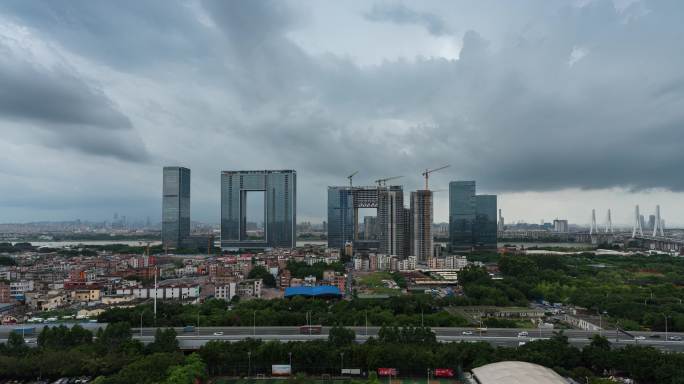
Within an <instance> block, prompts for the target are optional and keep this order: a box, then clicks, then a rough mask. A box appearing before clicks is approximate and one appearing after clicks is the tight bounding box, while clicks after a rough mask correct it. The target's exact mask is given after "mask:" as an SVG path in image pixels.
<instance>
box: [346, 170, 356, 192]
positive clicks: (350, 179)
mask: <svg viewBox="0 0 684 384" xmlns="http://www.w3.org/2000/svg"><path fill="white" fill-rule="evenodd" d="M357 173H359V171H355V172H354V173H352V174H351V175H349V176H347V179H349V188H352V179H353V178H354V176H356V174H357Z"/></svg>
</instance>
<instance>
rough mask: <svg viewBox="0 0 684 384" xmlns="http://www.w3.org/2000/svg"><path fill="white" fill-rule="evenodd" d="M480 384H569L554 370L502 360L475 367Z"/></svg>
mask: <svg viewBox="0 0 684 384" xmlns="http://www.w3.org/2000/svg"><path fill="white" fill-rule="evenodd" d="M473 374H474V375H475V378H476V379H477V382H478V383H480V384H568V382H567V381H566V380H565V379H564V378H563V377H562V376H560V375H559V374H557V373H556V372H554V371H553V370H551V369H549V368H546V367H543V366H541V365H537V364H532V363H526V362H522V361H501V362H498V363H493V364H487V365H484V366H482V367H479V368H474V369H473Z"/></svg>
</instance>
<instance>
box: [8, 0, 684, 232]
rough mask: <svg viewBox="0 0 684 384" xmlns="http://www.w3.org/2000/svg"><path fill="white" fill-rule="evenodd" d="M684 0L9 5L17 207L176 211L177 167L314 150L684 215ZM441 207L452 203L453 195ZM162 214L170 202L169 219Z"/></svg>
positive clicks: (313, 153) (506, 190) (578, 217)
mask: <svg viewBox="0 0 684 384" xmlns="http://www.w3.org/2000/svg"><path fill="white" fill-rule="evenodd" d="M681 20H684V3H682V2H681V1H674V0H670V1H665V0H664V1H651V0H632V1H630V0H621V1H617V0H615V1H610V0H593V1H592V0H581V1H579V0H578V1H554V2H551V1H546V0H522V1H515V2H512V1H503V0H500V1H478V2H472V1H449V2H447V1H385V0H381V1H380V0H379V1H360V0H356V1H345V2H337V1H317V2H304V1H294V0H286V1H275V0H273V1H220V0H186V1H133V0H128V1H118V2H108V1H87V2H85V1H84V2H73V1H66V0H58V1H55V0H35V1H30V2H29V1H22V0H6V1H2V2H0V133H1V135H0V164H1V166H0V178H1V180H2V182H0V222H27V221H42V220H69V219H74V218H81V219H90V220H105V219H108V218H111V216H112V214H113V213H114V212H118V213H119V214H121V215H127V216H128V217H129V218H145V217H146V216H150V217H152V218H153V219H157V220H158V218H159V217H160V212H161V177H162V174H161V168H162V167H163V166H165V165H183V166H186V167H189V168H191V170H192V217H193V220H197V221H204V222H218V217H219V198H220V196H219V172H220V171H221V170H239V169H295V170H297V172H298V195H299V196H298V220H300V221H304V220H311V221H322V220H325V215H326V208H325V204H326V187H327V186H328V185H344V184H346V183H347V179H346V178H345V177H346V175H348V174H349V173H351V172H353V171H356V170H360V173H359V175H358V176H357V177H356V178H355V183H358V184H366V185H368V184H372V182H373V180H375V179H377V178H380V177H387V176H394V175H404V178H403V179H400V180H399V182H400V183H401V184H403V185H404V187H405V190H413V189H416V188H420V186H421V185H422V184H421V183H422V179H421V176H420V173H421V171H422V170H423V169H425V168H432V167H438V166H441V165H444V164H451V167H450V168H449V169H447V170H445V171H443V172H439V173H435V174H434V175H433V177H431V179H430V185H431V187H432V188H433V189H436V190H444V189H447V188H448V182H449V181H451V180H476V181H477V183H478V193H495V194H498V195H499V207H500V208H502V209H503V213H504V216H505V218H506V221H507V222H513V221H518V220H526V221H528V222H539V220H540V219H546V220H553V219H554V218H567V219H569V220H570V221H571V222H574V223H579V224H584V223H588V222H589V220H590V215H591V209H592V208H595V209H596V210H597V218H598V219H599V221H601V220H602V217H603V215H604V214H605V210H606V209H608V208H611V209H612V210H613V221H614V223H616V224H624V225H628V224H630V223H631V218H632V214H633V207H634V204H640V206H641V211H642V213H643V214H645V215H648V214H649V213H652V211H653V210H654V207H655V205H656V204H660V205H661V209H662V216H663V218H664V219H665V220H666V222H667V225H668V226H675V225H676V226H684V203H683V201H684V200H683V199H682V197H684V194H683V193H682V192H683V191H684V178H682V177H681V170H680V168H679V167H680V165H681V164H683V163H684V151H683V150H682V148H681V147H682V143H683V142H684V124H683V123H684V71H683V70H682V68H684V50H683V49H681V48H682V41H684V40H683V38H684V23H682V22H681ZM436 196H437V197H436V202H435V221H436V222H441V221H448V204H447V196H448V193H446V192H441V193H437V195H436ZM155 221H156V220H155Z"/></svg>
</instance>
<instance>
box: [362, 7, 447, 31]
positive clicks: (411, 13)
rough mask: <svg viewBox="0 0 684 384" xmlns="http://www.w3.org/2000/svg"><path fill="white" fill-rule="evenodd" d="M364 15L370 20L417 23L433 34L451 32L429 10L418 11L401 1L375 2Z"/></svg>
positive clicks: (442, 21)
mask: <svg viewBox="0 0 684 384" xmlns="http://www.w3.org/2000/svg"><path fill="white" fill-rule="evenodd" d="M365 17H366V19H368V20H370V21H378V22H390V23H396V24H414V25H419V26H422V27H424V28H425V29H427V30H428V32H430V34H432V35H435V36H443V35H451V34H453V32H452V31H451V30H450V28H449V27H448V26H447V25H446V23H445V22H444V20H442V19H441V18H440V17H439V16H437V15H435V14H433V13H429V12H418V11H416V10H413V9H411V8H408V7H407V6H405V5H404V4H401V3H381V4H375V5H373V7H372V8H371V10H370V11H368V12H367V13H366V14H365Z"/></svg>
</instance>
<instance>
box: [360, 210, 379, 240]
mask: <svg viewBox="0 0 684 384" xmlns="http://www.w3.org/2000/svg"><path fill="white" fill-rule="evenodd" d="M363 238H364V240H375V239H377V238H378V218H377V217H376V216H364V218H363Z"/></svg>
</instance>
